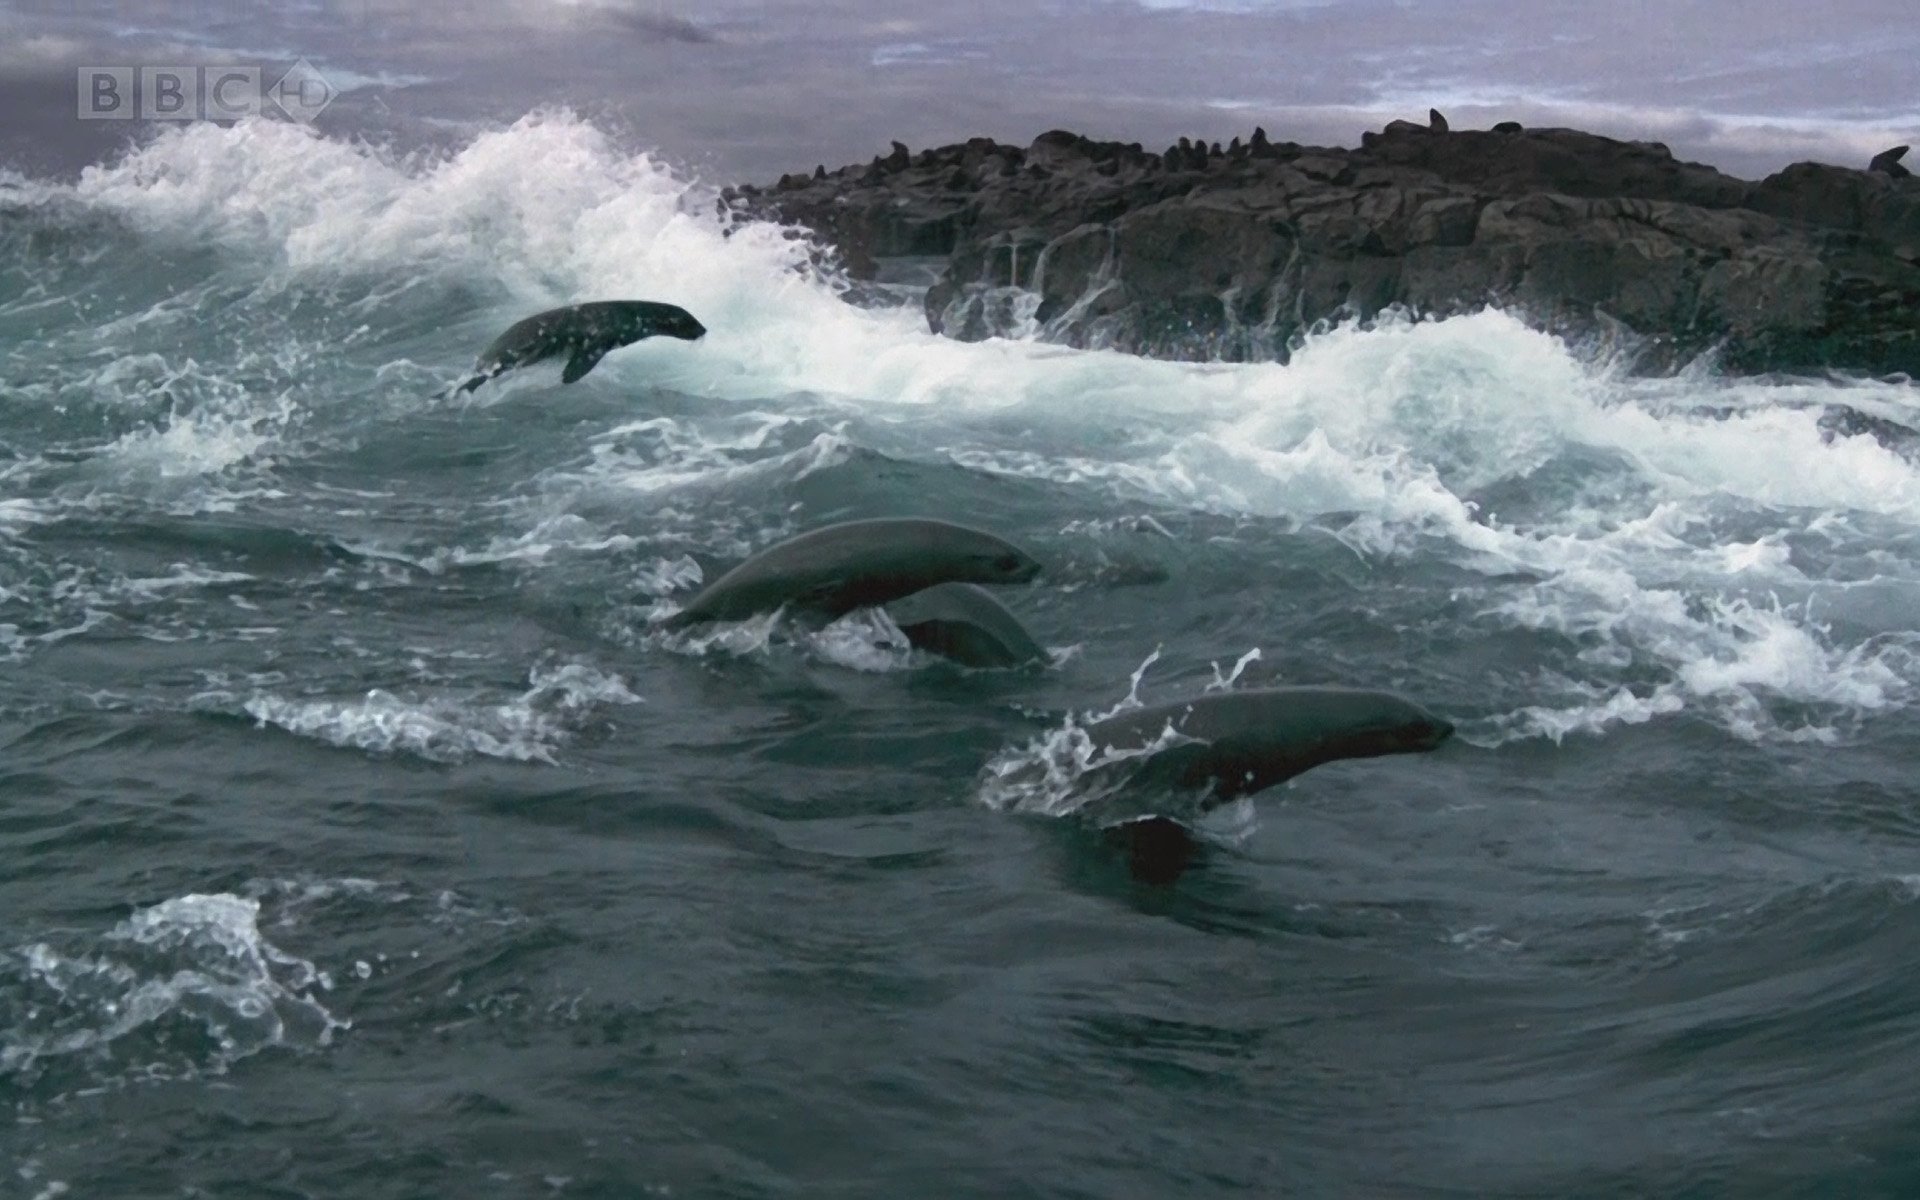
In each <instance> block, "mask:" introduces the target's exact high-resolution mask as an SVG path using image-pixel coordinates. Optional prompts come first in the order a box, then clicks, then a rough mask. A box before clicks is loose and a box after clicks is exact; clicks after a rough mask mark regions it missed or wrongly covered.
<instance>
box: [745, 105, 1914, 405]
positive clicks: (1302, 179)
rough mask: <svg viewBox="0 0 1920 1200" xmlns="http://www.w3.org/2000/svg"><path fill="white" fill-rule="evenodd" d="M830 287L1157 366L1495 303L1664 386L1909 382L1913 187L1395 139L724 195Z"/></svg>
mask: <svg viewBox="0 0 1920 1200" xmlns="http://www.w3.org/2000/svg"><path fill="white" fill-rule="evenodd" d="M728 203H730V204H733V205H735V206H736V207H738V208H740V209H741V210H743V211H745V212H748V213H751V214H753V215H758V216H772V217H777V218H778V219H781V220H784V221H789V222H793V223H797V224H800V225H803V226H806V227H808V228H810V229H811V230H813V231H814V232H815V233H816V234H817V235H818V236H819V237H821V238H822V239H823V240H824V241H825V242H826V243H827V244H828V245H830V246H831V247H832V248H833V250H834V251H836V252H837V254H838V256H839V258H840V260H841V262H842V264H843V265H844V266H845V268H846V269H847V271H848V272H849V273H850V274H851V275H853V276H854V277H855V278H864V277H871V275H872V274H873V273H874V271H875V269H876V266H877V264H878V262H879V260H881V259H883V258H888V257H893V256H944V257H945V258H946V260H947V263H946V269H945V272H944V276H943V277H942V278H941V280H940V281H939V282H938V283H937V284H935V285H934V286H933V287H932V288H931V289H930V290H929V292H928V294H927V297H926V306H927V317H928V320H929V323H930V324H931V325H932V327H933V328H934V329H935V330H937V331H941V332H944V333H947V334H949V335H952V336H954V337H959V338H969V339H971V338H980V337H987V336H991V335H994V334H1003V333H1009V332H1015V331H1038V332H1040V333H1042V334H1043V335H1044V336H1047V337H1049V338H1052V339H1054V340H1057V341H1061V342H1065V343H1068V344H1072V345H1079V346H1111V347H1115V348H1120V349H1126V350H1132V351H1137V352H1141V353H1148V354H1154V355H1160V356H1167V357H1181V358H1225V359H1230V360H1239V359H1249V358H1270V357H1280V356H1284V354H1285V353H1286V351H1287V348H1288V346H1289V345H1290V344H1291V342H1292V341H1293V340H1294V339H1295V338H1296V337H1298V336H1299V335H1300V334H1301V333H1302V332H1303V331H1304V330H1306V329H1308V328H1310V327H1311V326H1313V325H1314V324H1315V323H1316V322H1321V321H1325V320H1328V319H1335V318H1340V317H1343V316H1349V315H1351V316H1359V317H1362V318H1365V317H1371V316H1373V315H1375V314H1377V313H1379V312H1381V311H1383V310H1385V309H1387V308H1389V307H1391V306H1401V307H1404V308H1406V309H1409V310H1412V311H1414V312H1417V313H1421V314H1435V315H1444V314H1448V313H1455V312H1461V311H1466V310H1470V309H1473V308H1477V307H1480V306H1482V305H1485V304H1488V303H1497V304H1501V305H1503V306H1506V307H1508V308H1509V309H1511V310H1513V311H1516V312H1518V313H1520V314H1522V315H1524V316H1526V317H1528V318H1529V319H1530V320H1533V321H1535V322H1536V323H1538V324H1540V325H1542V326H1543V327H1547V328H1552V329H1555V330H1556V331H1561V332H1571V333H1576V334H1577V333H1580V332H1582V331H1586V330H1593V329H1606V330H1610V331H1614V332H1618V330H1619V329H1620V328H1621V327H1622V326H1624V327H1625V328H1626V329H1628V330H1631V331H1634V332H1637V333H1638V334H1641V335H1643V336H1644V338H1645V339H1646V341H1645V345H1647V346H1649V347H1654V348H1656V349H1658V350H1661V351H1663V353H1661V354H1659V355H1658V357H1659V358H1660V359H1662V360H1664V361H1677V360H1679V359H1682V358H1684V357H1689V356H1691V355H1693V354H1696V353H1698V352H1700V351H1703V350H1707V349H1710V348H1716V347H1717V348H1718V349H1719V351H1720V354H1721V360H1722V362H1723V363H1724V364H1725V365H1726V366H1727V367H1728V368H1730V369H1734V370H1805V369H1820V368H1826V367H1842V368H1850V369H1855V370H1863V371H1870V372H1893V371H1904V372H1908V373H1910V374H1915V375H1920V179H1913V178H1910V177H1905V176H1902V175H1899V174H1896V173H1893V172H1889V171H1887V170H1885V169H1884V168H1883V169H1878V170H1849V169H1846V168H1841V167H1832V166H1824V165H1820V164H1816V163H1799V164H1796V165H1794V166H1792V167H1789V168H1787V169H1786V170H1784V171H1781V172H1780V173H1778V174H1776V175H1773V176H1771V177H1769V178H1767V179H1765V180H1762V181H1760V182H1759V183H1751V182H1747V181H1744V180H1740V179H1735V178H1732V177H1730V176H1727V175H1723V174H1721V173H1720V172H1718V171H1716V170H1714V169H1712V168H1711V167H1706V166H1702V165H1699V164H1696V163H1685V162H1681V161H1679V160H1677V159H1675V158H1674V156H1673V155H1672V154H1671V153H1670V152H1669V151H1668V150H1667V148H1666V147H1665V146H1662V145H1659V144H1658V143H1644V142H1622V141H1616V140H1613V139H1610V138H1603V137H1598V136H1595V135H1593V134H1587V133H1581V132H1578V131H1576V130H1569V129H1523V128H1521V127H1520V126H1518V125H1516V124H1513V123H1511V122H1507V123H1503V124H1502V125H1500V126H1498V127H1496V128H1495V129H1494V130H1488V131H1481V130H1448V129H1447V128H1446V126H1445V124H1444V120H1442V121H1439V122H1432V121H1430V123H1429V124H1427V125H1420V124H1415V123H1412V122H1406V121H1395V122H1393V123H1391V124H1389V125H1388V126H1387V127H1386V129H1384V130H1383V131H1381V132H1379V133H1369V134H1367V135H1365V136H1364V137H1363V139H1362V143H1361V145H1360V147H1359V148H1358V149H1351V150H1344V149H1326V148H1320V147H1310V146H1301V145H1297V144H1294V143H1289V142H1274V141H1272V140H1270V139H1269V138H1268V136H1267V134H1266V132H1265V131H1264V130H1258V129H1257V130H1255V131H1254V133H1253V136H1252V138H1251V139H1249V140H1248V141H1246V142H1244V143H1243V142H1241V141H1240V140H1239V139H1238V138H1236V139H1234V140H1233V142H1232V143H1231V144H1230V146H1229V147H1227V148H1226V149H1224V150H1223V149H1222V148H1221V147H1220V146H1219V145H1218V144H1217V143H1215V144H1213V145H1208V144H1206V143H1204V142H1200V141H1190V140H1188V139H1184V138H1183V139H1181V141H1180V142H1178V143H1176V144H1175V145H1173V146H1169V147H1168V148H1167V149H1166V150H1164V151H1162V152H1159V153H1151V152H1148V151H1146V150H1144V149H1142V147H1141V146H1139V145H1138V144H1137V143H1136V144H1130V145H1129V144H1122V143H1117V142H1095V141H1091V140H1089V139H1087V138H1083V137H1080V136H1078V135H1075V134H1072V133H1066V132H1059V131H1056V132H1052V133H1047V134H1043V135H1041V136H1040V137H1039V138H1037V139H1035V141H1034V142H1033V143H1032V144H1031V145H1030V146H1027V147H1024V148H1022V147H1017V146H1007V145H1001V144H998V143H996V142H993V141H991V140H989V139H986V138H975V139H973V140H971V141H969V142H966V143H965V144H962V145H956V146H947V147H943V148H941V149H937V150H924V151H921V152H920V153H918V154H913V153H911V152H909V151H908V150H907V148H906V147H905V146H902V145H900V144H899V143H895V144H894V147H893V152H892V154H890V155H888V156H886V157H884V158H876V159H875V160H874V161H873V162H872V163H871V164H869V165H867V166H864V167H845V168H842V169H840V170H838V171H832V172H826V171H816V172H815V173H814V174H813V175H811V176H808V175H789V176H787V177H786V178H784V179H782V180H781V181H780V183H779V184H777V185H776V186H774V187H771V188H764V189H762V188H739V189H735V190H734V191H732V192H730V193H729V194H728Z"/></svg>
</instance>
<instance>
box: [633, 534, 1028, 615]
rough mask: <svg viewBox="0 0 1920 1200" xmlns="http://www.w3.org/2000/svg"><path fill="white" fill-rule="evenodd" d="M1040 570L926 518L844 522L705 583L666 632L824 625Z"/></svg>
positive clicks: (1002, 544)
mask: <svg viewBox="0 0 1920 1200" xmlns="http://www.w3.org/2000/svg"><path fill="white" fill-rule="evenodd" d="M1039 574H1040V564H1039V563H1038V562H1037V561H1035V560H1034V559H1033V558H1032V557H1031V556H1029V555H1028V554H1027V552H1026V551H1024V550H1022V549H1020V548H1019V547H1018V546H1015V545H1014V544H1013V543H1011V542H1009V541H1006V540H1005V539H1004V538H999V537H996V536H994V535H993V534H991V533H986V532H983V531H982V530H978V529H970V528H968V527H967V526H965V525H956V524H954V523H953V522H951V521H939V520H933V519H931V518H926V517H876V518H872V519H868V520H863V521H844V522H841V523H839V524H837V525H828V526H825V527H823V528H820V529H815V530H812V531H810V532H808V533H803V534H801V535H799V536H798V537H794V538H789V539H788V540H786V541H784V542H781V543H779V544H778V545H776V546H772V547H769V548H768V549H766V550H762V551H761V552H760V553H758V554H755V555H754V556H753V557H751V558H749V559H747V561H745V562H743V563H741V564H740V565H739V566H737V567H735V568H733V569H732V570H731V571H728V572H727V573H726V574H724V575H722V576H721V577H720V578H718V579H716V580H714V581H713V582H712V583H711V584H709V585H708V586H707V587H705V588H703V589H702V590H701V591H700V593H699V594H698V595H696V596H694V598H693V599H692V600H689V601H688V602H687V606H686V607H685V608H684V609H682V610H681V611H680V612H678V613H675V614H674V615H673V616H671V617H669V618H667V620H666V621H665V625H666V626H667V627H668V628H670V629H680V628H685V627H686V626H689V625H694V624H698V623H700V622H703V621H738V620H743V619H745V618H747V617H753V616H758V615H760V614H762V613H768V612H773V611H774V610H776V609H781V608H784V609H786V610H788V612H790V613H792V614H795V615H799V616H803V617H805V618H807V619H809V620H813V621H819V622H826V621H832V620H834V619H836V618H839V617H843V616H845V615H846V614H847V613H850V612H852V611H853V610H855V609H857V608H874V607H878V606H880V605H884V604H889V603H892V602H893V601H895V600H899V599H902V598H904V597H907V596H911V595H912V594H913V593H915V592H918V591H921V590H923V589H925V588H930V587H934V586H936V585H938V584H942V583H997V584H1014V583H1026V582H1028V581H1029V580H1031V579H1033V578H1034V577H1035V576H1037V575H1039Z"/></svg>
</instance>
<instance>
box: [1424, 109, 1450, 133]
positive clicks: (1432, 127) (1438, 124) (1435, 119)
mask: <svg viewBox="0 0 1920 1200" xmlns="http://www.w3.org/2000/svg"><path fill="white" fill-rule="evenodd" d="M1446 131H1447V119H1446V118H1445V117H1443V116H1441V115H1440V110H1439V109H1437V108H1430V109H1428V110H1427V132H1429V133H1445V132H1446Z"/></svg>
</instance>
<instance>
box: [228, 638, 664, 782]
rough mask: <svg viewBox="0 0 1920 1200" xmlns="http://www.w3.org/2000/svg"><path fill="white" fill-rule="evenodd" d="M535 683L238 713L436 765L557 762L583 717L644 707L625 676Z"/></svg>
mask: <svg viewBox="0 0 1920 1200" xmlns="http://www.w3.org/2000/svg"><path fill="white" fill-rule="evenodd" d="M529 683H530V685H531V686H529V687H528V689H527V690H526V691H525V692H523V693H521V694H519V695H516V696H511V697H506V698H487V697H478V696H471V695H459V696H449V695H437V696H424V697H420V698H408V697H404V696H401V695H398V694H395V693H394V692H390V691H387V690H384V689H380V688H375V689H373V690H371V691H369V692H367V693H366V694H365V695H363V696H358V697H354V698H352V699H330V698H314V697H288V696H279V695H273V694H270V693H264V692H262V693H256V694H254V695H252V696H249V697H247V698H246V699H244V700H243V701H240V702H239V705H238V707H239V709H240V711H242V712H244V713H245V714H246V715H248V716H250V717H252V718H253V719H254V720H256V721H257V722H259V723H260V725H261V726H263V727H264V726H268V725H271V726H275V727H277V728H280V729H284V730H286V731H287V732H289V733H293V734H297V735H299V736H301V737H309V738H314V739H316V740H318V741H322V742H326V743H327V744H329V745H333V746H340V747H343V748H350V749H356V750H365V751H369V752H372V753H375V754H410V755H413V756H415V757H418V758H424V759H427V760H429V761H432V762H459V761H462V760H464V759H467V758H471V757H473V756H475V755H480V756H482V757H486V758H499V759H505V760H507V761H510V762H541V763H552V762H554V761H555V758H554V756H555V754H557V753H558V751H559V749H560V747H561V746H562V745H564V744H565V743H566V742H567V741H568V740H569V738H570V737H571V736H572V733H573V731H574V730H575V729H576V728H577V727H578V724H579V722H580V720H581V719H582V717H583V716H585V715H587V714H589V713H591V712H592V711H593V710H595V709H596V708H598V707H600V706H604V705H609V704H638V703H640V702H641V698H640V697H639V696H638V695H636V694H634V692H633V691H632V690H631V689H629V688H628V687H627V685H626V683H625V682H624V681H623V680H622V679H621V678H620V677H619V676H617V675H612V674H609V673H606V672H603V671H600V670H599V669H597V668H594V667H591V666H588V665H586V664H584V663H568V664H565V665H562V666H558V667H550V668H544V669H540V670H536V671H534V672H533V673H532V674H531V676H530V678H529ZM198 702H199V704H200V705H201V706H203V707H210V708H215V709H219V708H225V707H228V706H231V705H233V704H234V699H233V697H232V696H231V695H229V694H226V693H207V694H205V695H202V696H201V697H199V698H198Z"/></svg>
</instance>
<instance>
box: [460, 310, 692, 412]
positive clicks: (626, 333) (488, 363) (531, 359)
mask: <svg viewBox="0 0 1920 1200" xmlns="http://www.w3.org/2000/svg"><path fill="white" fill-rule="evenodd" d="M706 332H707V327H706V326H705V325H702V324H701V323H700V322H699V321H697V320H695V319H694V316H693V314H692V313H690V312H688V311H687V310H686V309H684V308H681V307H680V306H678V305H676V304H662V303H660V302H658V301H655V300H595V301H590V302H588V303H585V304H569V305H566V306H564V307H561V308H552V309H548V310H547V311H546V312H542V313H535V314H534V315H533V316H531V317H528V318H526V319H525V320H523V321H515V322H514V323H513V324H512V325H509V326H508V327H507V331H506V332H505V333H503V334H501V335H500V336H499V337H497V338H495V339H493V342H492V343H491V344H490V345H488V346H487V348H486V349H485V350H483V351H481V352H480V357H479V359H478V360H477V361H476V362H475V363H474V370H475V371H476V372H477V374H475V375H474V376H473V378H471V379H469V380H467V381H466V382H465V383H463V384H461V385H460V387H459V389H458V390H459V391H462V392H471V391H472V390H474V389H475V388H477V387H479V386H480V385H481V384H483V383H486V382H487V381H488V380H490V379H496V378H498V377H499V376H500V375H502V374H504V373H505V372H507V371H510V370H513V369H514V368H515V367H524V366H526V365H528V364H529V363H536V362H541V361H544V360H546V359H549V358H555V357H558V356H560V355H563V354H564V355H566V356H567V365H566V368H565V370H563V371H562V372H561V375H560V382H561V383H563V384H565V383H574V382H576V381H578V380H579V379H580V377H581V376H583V375H585V374H586V373H587V372H588V371H591V370H593V368H594V366H595V364H597V363H598V362H599V361H600V359H601V358H602V357H604V356H605V355H606V354H607V353H608V352H609V351H612V350H618V349H619V348H620V347H622V346H628V345H631V344H633V343H634V342H637V341H640V340H641V339H643V338H650V337H674V338H680V339H681V340H683V341H689V342H691V341H697V340H698V339H700V338H701V337H704V336H705V335H706Z"/></svg>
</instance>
